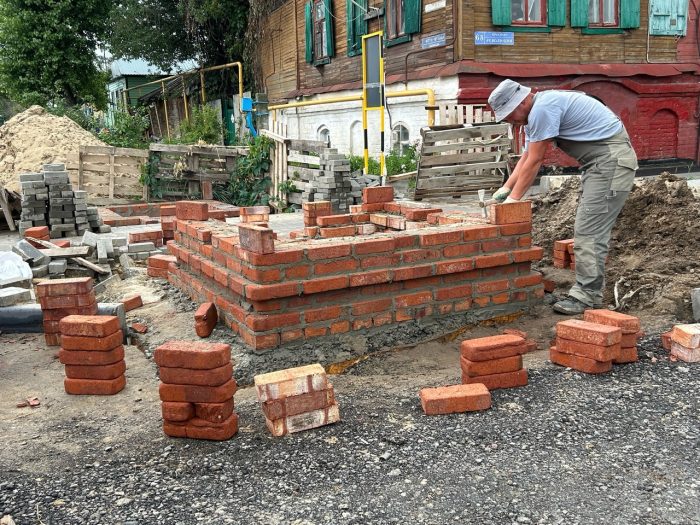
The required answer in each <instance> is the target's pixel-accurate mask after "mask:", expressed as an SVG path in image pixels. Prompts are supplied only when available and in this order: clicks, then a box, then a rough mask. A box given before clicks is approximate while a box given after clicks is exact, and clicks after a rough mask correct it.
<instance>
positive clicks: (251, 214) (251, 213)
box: [240, 206, 270, 224]
mask: <svg viewBox="0 0 700 525" xmlns="http://www.w3.org/2000/svg"><path fill="white" fill-rule="evenodd" d="M240 217H241V222H242V223H251V222H264V223H266V224H267V222H268V221H269V220H270V207H269V206H248V207H245V208H241V209H240Z"/></svg>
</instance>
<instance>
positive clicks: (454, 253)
mask: <svg viewBox="0 0 700 525" xmlns="http://www.w3.org/2000/svg"><path fill="white" fill-rule="evenodd" d="M478 252H479V243H468V244H454V245H452V246H445V248H443V250H442V253H443V255H444V256H445V257H461V256H464V255H474V254H475V253H478Z"/></svg>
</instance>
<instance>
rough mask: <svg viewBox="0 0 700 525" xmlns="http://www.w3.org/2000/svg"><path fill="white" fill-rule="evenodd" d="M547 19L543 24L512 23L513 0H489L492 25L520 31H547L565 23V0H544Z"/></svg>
mask: <svg viewBox="0 0 700 525" xmlns="http://www.w3.org/2000/svg"><path fill="white" fill-rule="evenodd" d="M546 4H547V11H546V16H547V20H546V21H545V23H544V24H543V25H517V23H516V25H513V0H491V20H492V22H493V25H495V26H502V28H503V29H506V30H508V31H513V32H522V33H549V32H550V31H551V29H550V28H551V27H564V26H565V25H566V0H546Z"/></svg>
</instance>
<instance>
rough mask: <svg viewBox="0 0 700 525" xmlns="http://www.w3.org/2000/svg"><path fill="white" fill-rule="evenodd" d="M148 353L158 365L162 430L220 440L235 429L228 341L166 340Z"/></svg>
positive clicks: (231, 433)
mask: <svg viewBox="0 0 700 525" xmlns="http://www.w3.org/2000/svg"><path fill="white" fill-rule="evenodd" d="M153 357H154V359H155V362H156V364H158V366H159V367H160V369H159V373H160V380H161V383H160V387H159V392H160V399H161V402H162V413H163V431H164V432H165V433H166V434H167V435H168V436H171V437H188V438H193V439H210V440H215V441H222V440H226V439H230V438H231V437H233V436H234V435H235V434H236V433H237V432H238V414H236V412H234V405H233V395H234V394H235V393H236V381H235V379H233V363H232V362H231V347H230V346H229V345H227V344H223V343H197V342H190V341H169V342H167V343H165V344H163V345H161V346H159V347H158V348H156V351H155V353H154V356H153Z"/></svg>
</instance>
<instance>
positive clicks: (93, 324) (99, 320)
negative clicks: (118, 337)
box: [59, 315, 121, 337]
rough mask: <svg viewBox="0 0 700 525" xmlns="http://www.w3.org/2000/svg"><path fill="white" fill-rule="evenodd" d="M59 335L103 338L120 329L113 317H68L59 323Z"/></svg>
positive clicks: (116, 318)
mask: <svg viewBox="0 0 700 525" xmlns="http://www.w3.org/2000/svg"><path fill="white" fill-rule="evenodd" d="M59 328H60V330H61V335H79V336H83V337H105V336H108V335H112V334H113V333H115V332H117V331H119V330H120V329H121V325H120V324H119V318H118V317H116V316H114V315H69V316H67V317H64V318H63V319H61V321H60V325H59Z"/></svg>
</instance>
